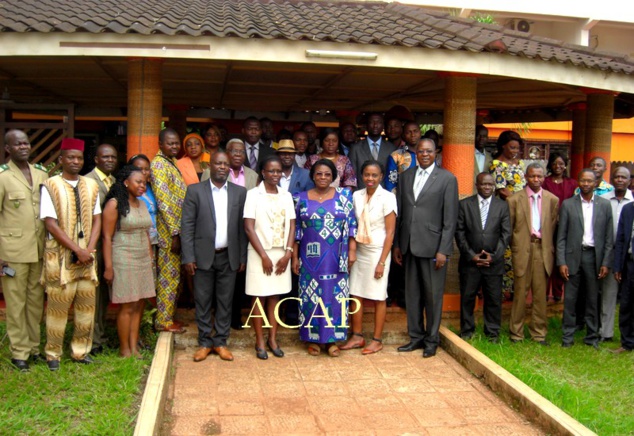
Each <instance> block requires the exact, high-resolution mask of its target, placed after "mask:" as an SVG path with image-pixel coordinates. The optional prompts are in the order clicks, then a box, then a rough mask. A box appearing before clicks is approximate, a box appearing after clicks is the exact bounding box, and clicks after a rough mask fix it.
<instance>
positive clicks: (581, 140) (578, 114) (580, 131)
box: [570, 103, 588, 179]
mask: <svg viewBox="0 0 634 436" xmlns="http://www.w3.org/2000/svg"><path fill="white" fill-rule="evenodd" d="M586 107H587V105H586V104H585V103H579V104H577V105H576V106H575V107H573V108H572V146H571V150H570V177H572V178H573V179H576V178H577V175H578V174H579V171H581V170H582V169H584V168H585V166H586V165H587V164H588V163H587V162H585V161H584V158H585V144H586V114H587V113H586Z"/></svg>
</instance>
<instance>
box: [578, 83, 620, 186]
mask: <svg viewBox="0 0 634 436" xmlns="http://www.w3.org/2000/svg"><path fill="white" fill-rule="evenodd" d="M613 118H614V94H613V93H608V92H604V91H597V92H589V94H588V113H587V115H586V143H585V153H584V154H585V158H584V163H585V164H586V165H588V162H590V159H592V158H593V157H596V156H599V157H602V158H603V159H605V162H606V163H607V170H606V171H605V174H604V175H603V178H604V179H605V180H606V181H607V182H609V181H610V150H611V148H612V119H613Z"/></svg>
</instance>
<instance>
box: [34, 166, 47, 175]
mask: <svg viewBox="0 0 634 436" xmlns="http://www.w3.org/2000/svg"><path fill="white" fill-rule="evenodd" d="M33 166H34V167H35V168H37V169H38V170H40V171H44V172H45V173H46V174H48V170H47V169H46V167H45V166H44V165H42V164H39V163H36V164H33Z"/></svg>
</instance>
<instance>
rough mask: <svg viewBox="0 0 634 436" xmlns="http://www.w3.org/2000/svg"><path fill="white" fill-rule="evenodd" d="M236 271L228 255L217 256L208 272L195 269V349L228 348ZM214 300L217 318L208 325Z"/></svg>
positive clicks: (218, 254) (220, 254) (226, 253)
mask: <svg viewBox="0 0 634 436" xmlns="http://www.w3.org/2000/svg"><path fill="white" fill-rule="evenodd" d="M235 281H236V271H233V270H232V269H231V266H230V265H229V253H228V252H227V251H224V252H222V253H216V256H215V258H214V263H213V265H212V266H211V269H210V270H203V269H197V270H196V274H195V275H194V302H195V304H196V324H197V325H198V345H200V346H201V347H207V348H211V347H223V346H226V345H227V339H228V338H229V329H230V328H231V305H232V301H233V287H234V285H235ZM214 298H215V300H216V314H215V317H214V322H213V330H215V332H212V322H211V306H212V304H213V301H214Z"/></svg>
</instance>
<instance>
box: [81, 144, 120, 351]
mask: <svg viewBox="0 0 634 436" xmlns="http://www.w3.org/2000/svg"><path fill="white" fill-rule="evenodd" d="M95 164H96V166H95V169H94V170H92V171H91V172H89V173H88V174H86V177H88V178H90V179H93V180H95V181H97V185H98V186H99V201H100V203H101V210H103V205H104V203H105V201H106V195H107V194H108V191H110V188H111V187H112V185H114V182H115V178H114V176H113V175H112V173H113V172H114V170H115V169H116V168H117V149H116V148H114V147H113V146H112V145H110V144H101V145H100V146H99V147H97V153H96V155H95ZM103 271H104V264H103V250H102V248H101V238H99V241H98V242H97V274H98V275H99V286H97V292H96V295H95V300H96V301H95V329H94V331H93V334H92V350H90V354H92V355H93V356H95V355H97V354H99V353H101V352H103V346H104V343H105V342H106V336H105V327H106V313H107V311H108V302H109V300H110V292H109V290H108V284H107V283H106V281H105V280H104V278H103Z"/></svg>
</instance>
